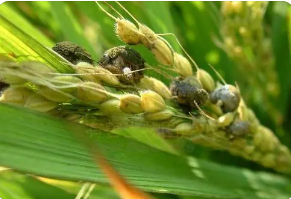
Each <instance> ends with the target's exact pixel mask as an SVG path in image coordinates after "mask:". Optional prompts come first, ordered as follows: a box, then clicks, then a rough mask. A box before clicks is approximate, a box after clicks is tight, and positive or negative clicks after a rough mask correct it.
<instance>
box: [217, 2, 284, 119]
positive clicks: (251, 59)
mask: <svg viewBox="0 0 291 199" xmlns="http://www.w3.org/2000/svg"><path fill="white" fill-rule="evenodd" d="M267 5H268V2H266V1H265V2H263V1H261V2H253V1H246V2H235V1H233V2H231V1H226V2H223V3H222V6H221V13H222V19H223V23H222V28H221V35H222V37H223V39H222V42H221V43H218V45H219V46H220V47H221V48H222V49H224V50H225V51H226V53H227V54H228V56H229V57H230V58H231V59H232V60H233V61H234V62H235V64H236V66H237V69H238V70H239V72H240V74H241V75H240V76H239V77H238V78H240V80H239V82H242V87H241V90H242V91H243V92H244V93H245V96H244V97H245V99H246V100H247V101H252V102H254V103H257V102H256V101H255V100H254V99H255V98H256V97H258V96H259V98H260V99H261V100H262V101H263V103H264V109H266V113H269V117H270V118H272V119H273V120H274V121H275V122H277V123H280V121H281V119H280V118H281V116H280V113H279V112H278V111H277V109H276V107H275V106H274V104H272V103H270V101H272V100H270V99H273V98H278V95H279V93H280V86H279V82H278V77H277V73H276V71H275V58H274V55H273V52H272V42H271V39H270V38H271V36H266V35H267V34H270V31H268V30H265V29H264V26H263V24H262V22H263V21H264V20H263V17H264V14H265V11H266V8H267ZM262 71H263V72H262ZM250 85H251V86H252V87H253V88H255V89H249V87H250ZM262 85H264V86H263V87H262ZM260 103H261V101H260Z"/></svg>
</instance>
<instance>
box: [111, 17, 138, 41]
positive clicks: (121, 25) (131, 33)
mask: <svg viewBox="0 0 291 199" xmlns="http://www.w3.org/2000/svg"><path fill="white" fill-rule="evenodd" d="M115 33H116V34H117V36H118V38H119V39H120V40H121V41H123V42H124V43H126V44H129V45H136V44H139V43H140V42H141V38H142V35H141V34H140V33H139V30H138V29H137V27H136V26H135V25H134V24H133V23H132V22H130V21H128V20H126V19H117V21H116V23H115Z"/></svg>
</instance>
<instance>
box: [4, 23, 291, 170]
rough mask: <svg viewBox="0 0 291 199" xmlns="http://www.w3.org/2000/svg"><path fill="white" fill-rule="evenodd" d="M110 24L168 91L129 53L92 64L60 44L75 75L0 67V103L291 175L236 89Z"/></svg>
mask: <svg viewBox="0 0 291 199" xmlns="http://www.w3.org/2000/svg"><path fill="white" fill-rule="evenodd" d="M114 19H115V20H116V23H117V24H116V32H117V34H118V36H119V38H120V39H121V40H122V41H124V42H125V43H126V44H143V45H144V46H146V47H147V48H148V49H149V50H150V51H151V52H152V53H153V54H154V55H155V57H156V59H157V60H158V61H159V62H160V64H163V65H165V66H168V67H171V68H173V69H174V70H175V71H176V72H177V73H178V74H179V77H175V78H174V77H173V78H172V83H171V85H170V86H169V87H168V86H167V85H165V84H164V83H163V82H162V81H160V80H158V79H156V78H154V77H150V76H146V75H144V74H143V72H142V71H143V69H145V68H146V62H145V60H144V59H143V58H142V57H141V55H140V54H139V53H137V52H136V51H134V50H133V49H131V48H129V47H126V46H118V47H114V48H111V49H109V50H107V51H106V52H105V53H104V55H103V57H102V58H101V59H100V60H99V61H98V62H96V64H95V65H94V62H93V60H92V59H91V56H90V55H89V54H88V53H85V52H86V51H85V50H84V49H83V48H81V47H79V46H76V45H75V44H74V45H73V46H74V47H73V48H71V44H70V43H65V44H66V45H64V43H62V42H61V44H62V45H61V47H59V46H60V45H59V44H58V45H56V46H58V47H57V48H60V49H61V50H56V48H54V50H55V51H56V52H57V53H59V54H60V55H61V56H63V57H64V58H65V59H66V60H68V61H69V62H70V63H71V67H72V68H73V69H74V70H75V74H61V73H58V71H52V69H51V68H49V67H48V66H46V65H44V64H41V63H38V62H23V63H15V62H12V61H5V62H4V61H2V62H0V65H1V67H0V80H1V82H4V83H6V84H9V85H10V86H9V87H8V88H7V89H5V90H4V92H3V94H2V96H1V98H0V101H2V102H6V103H12V104H17V105H22V106H25V107H27V108H31V109H34V110H38V111H42V112H49V113H50V114H52V115H55V116H58V117H62V118H65V119H67V120H70V121H74V122H78V123H81V124H84V125H87V126H90V127H92V128H100V129H103V130H112V129H114V128H117V127H122V126H128V125H137V126H146V127H151V128H156V129H158V130H159V131H160V132H163V133H164V134H171V135H172V136H173V135H174V136H185V137H188V138H189V139H190V140H192V141H193V142H194V143H198V144H202V145H206V146H210V147H212V148H213V149H219V150H227V151H229V152H230V153H232V154H234V155H238V156H241V157H244V158H246V159H249V160H252V161H255V162H258V163H260V164H262V165H264V166H266V167H270V168H273V169H275V170H277V171H280V172H285V173H291V169H290V168H291V153H290V151H289V149H288V148H287V147H286V146H284V145H282V144H281V143H280V142H279V140H278V139H277V138H276V136H275V135H274V133H273V132H272V131H270V130H269V129H267V128H266V127H264V126H262V125H261V124H260V123H259V121H258V120H257V118H256V116H255V114H254V113H253V111H252V110H251V109H249V108H248V107H247V106H246V104H245V103H244V100H243V99H242V98H241V96H240V92H239V89H238V87H235V86H232V85H229V84H226V83H224V84H223V85H221V84H220V83H219V82H215V81H214V79H213V78H212V77H211V75H210V74H209V73H207V72H206V71H205V70H202V69H199V68H198V67H197V71H196V73H195V74H194V73H193V72H192V66H191V64H190V62H189V61H188V60H187V59H186V58H185V57H183V56H182V55H179V54H177V53H176V52H174V51H173V50H172V48H171V46H170V45H169V44H168V42H166V41H165V40H164V39H162V38H160V37H159V36H158V35H156V34H155V33H154V32H153V31H152V30H151V29H149V28H148V27H147V26H145V25H142V24H140V23H138V25H139V26H138V28H137V27H136V26H135V25H134V24H133V23H131V22H130V21H128V20H125V19H117V18H114ZM64 52H65V53H64ZM80 52H81V53H80ZM178 105H182V106H186V107H188V108H189V110H190V111H189V112H190V113H188V112H187V113H185V112H184V111H183V110H182V109H181V108H180V106H178Z"/></svg>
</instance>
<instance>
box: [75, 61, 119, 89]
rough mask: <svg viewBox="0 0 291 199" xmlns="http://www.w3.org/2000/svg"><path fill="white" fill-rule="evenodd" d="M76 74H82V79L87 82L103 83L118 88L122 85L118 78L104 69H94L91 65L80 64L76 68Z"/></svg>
mask: <svg viewBox="0 0 291 199" xmlns="http://www.w3.org/2000/svg"><path fill="white" fill-rule="evenodd" d="M75 70H76V73H78V74H80V78H82V79H83V80H85V81H92V82H95V83H99V82H100V81H103V82H105V83H107V84H109V85H112V86H117V85H119V84H120V82H119V80H118V78H117V77H116V76H115V75H114V74H112V73H111V72H110V71H108V70H106V69H104V68H102V67H94V66H92V65H91V64H88V63H85V62H80V63H79V64H78V65H77V66H76V67H75Z"/></svg>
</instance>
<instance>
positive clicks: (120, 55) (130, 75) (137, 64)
mask: <svg viewBox="0 0 291 199" xmlns="http://www.w3.org/2000/svg"><path fill="white" fill-rule="evenodd" d="M144 63H145V60H144V59H143V58H142V57H141V56H140V54H139V53H138V52H136V51H135V50H133V49H131V48H129V47H127V46H117V47H114V48H111V49H109V50H107V51H106V52H105V53H104V54H103V56H102V58H101V59H100V60H99V62H98V64H99V65H100V66H101V67H103V68H105V69H107V70H109V71H110V72H112V73H113V74H120V75H119V76H118V78H119V80H120V81H121V82H123V83H125V84H133V83H137V82H139V80H140V79H141V78H142V77H143V69H144V67H145V66H144Z"/></svg>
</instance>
